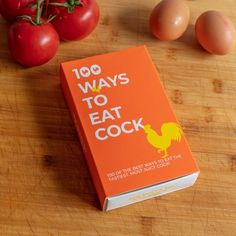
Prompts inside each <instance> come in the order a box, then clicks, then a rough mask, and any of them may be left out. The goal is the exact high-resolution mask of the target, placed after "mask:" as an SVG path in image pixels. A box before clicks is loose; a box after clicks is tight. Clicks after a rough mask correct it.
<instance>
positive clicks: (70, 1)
mask: <svg viewBox="0 0 236 236" xmlns="http://www.w3.org/2000/svg"><path fill="white" fill-rule="evenodd" d="M67 2H68V4H69V5H70V6H74V5H75V0H68V1H67Z"/></svg>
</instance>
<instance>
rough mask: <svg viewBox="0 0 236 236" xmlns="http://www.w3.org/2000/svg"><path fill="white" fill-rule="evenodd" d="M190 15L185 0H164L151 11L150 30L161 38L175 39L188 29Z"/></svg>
mask: <svg viewBox="0 0 236 236" xmlns="http://www.w3.org/2000/svg"><path fill="white" fill-rule="evenodd" d="M189 17H190V12H189V8H188V6H187V5H186V4H185V2H184V1H183V0H163V1H161V2H160V3H159V4H158V5H157V6H156V7H155V8H154V9H153V11H152V13H151V16H150V21H149V23H150V30H151V32H152V33H153V35H154V36H156V37H157V38H159V39H160V40H175V39H177V38H179V37H180V36H181V35H182V34H183V33H184V32H185V31H186V29H187V27H188V24H189Z"/></svg>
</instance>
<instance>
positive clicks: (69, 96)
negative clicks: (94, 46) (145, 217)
mask: <svg viewBox="0 0 236 236" xmlns="http://www.w3.org/2000/svg"><path fill="white" fill-rule="evenodd" d="M61 84H62V88H63V91H64V94H65V97H66V100H67V102H68V105H69V108H70V110H71V113H72V116H73V119H74V122H75V125H76V128H77V131H78V134H79V137H80V141H81V143H82V146H83V150H84V154H85V158H86V160H87V163H88V166H89V169H90V172H91V175H92V178H93V182H94V184H95V187H96V190H97V192H98V196H99V200H100V203H101V206H102V208H103V209H104V210H110V209H114V208H117V207H120V206H124V205H128V204H131V203H134V202H137V201H140V200H144V199H148V198H151V197H154V196H158V195H161V194H165V193H167V192H172V191H175V190H177V189H181V188H184V187H187V186H190V185H192V184H193V183H194V182H195V180H196V178H197V176H198V173H199V169H198V167H197V165H196V162H195V160H194V159H193V157H192V154H191V151H190V149H189V146H188V144H187V141H186V139H185V136H184V134H183V131H182V129H181V127H180V125H179V123H178V121H177V119H176V116H175V114H174V112H173V110H172V108H171V105H170V103H169V101H168V99H167V97H166V94H165V92H164V89H163V86H162V84H161V81H160V78H159V74H158V72H157V70H156V68H155V66H154V64H153V62H152V60H151V58H150V56H149V54H148V52H147V49H146V47H145V46H139V47H136V48H130V49H126V50H123V51H120V52H113V53H108V54H104V55H98V56H93V57H89V58H85V59H80V60H75V61H69V62H65V63H62V64H61Z"/></svg>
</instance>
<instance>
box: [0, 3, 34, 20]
mask: <svg viewBox="0 0 236 236" xmlns="http://www.w3.org/2000/svg"><path fill="white" fill-rule="evenodd" d="M34 2H35V1H34V0H14V1H13V0H0V13H1V15H2V16H3V18H5V19H6V20H7V21H13V20H15V18H16V17H17V16H21V15H34V14H35V8H30V5H31V4H32V3H34Z"/></svg>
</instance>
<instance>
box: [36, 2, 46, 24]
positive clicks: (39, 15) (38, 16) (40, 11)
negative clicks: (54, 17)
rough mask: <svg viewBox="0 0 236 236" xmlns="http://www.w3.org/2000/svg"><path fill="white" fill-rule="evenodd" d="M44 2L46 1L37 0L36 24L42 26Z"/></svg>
mask: <svg viewBox="0 0 236 236" xmlns="http://www.w3.org/2000/svg"><path fill="white" fill-rule="evenodd" d="M43 2H44V0H37V8H36V9H37V11H36V19H35V23H36V24H37V25H40V24H41V23H42V22H41V20H40V19H41V15H42V6H41V5H42V3H43Z"/></svg>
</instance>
